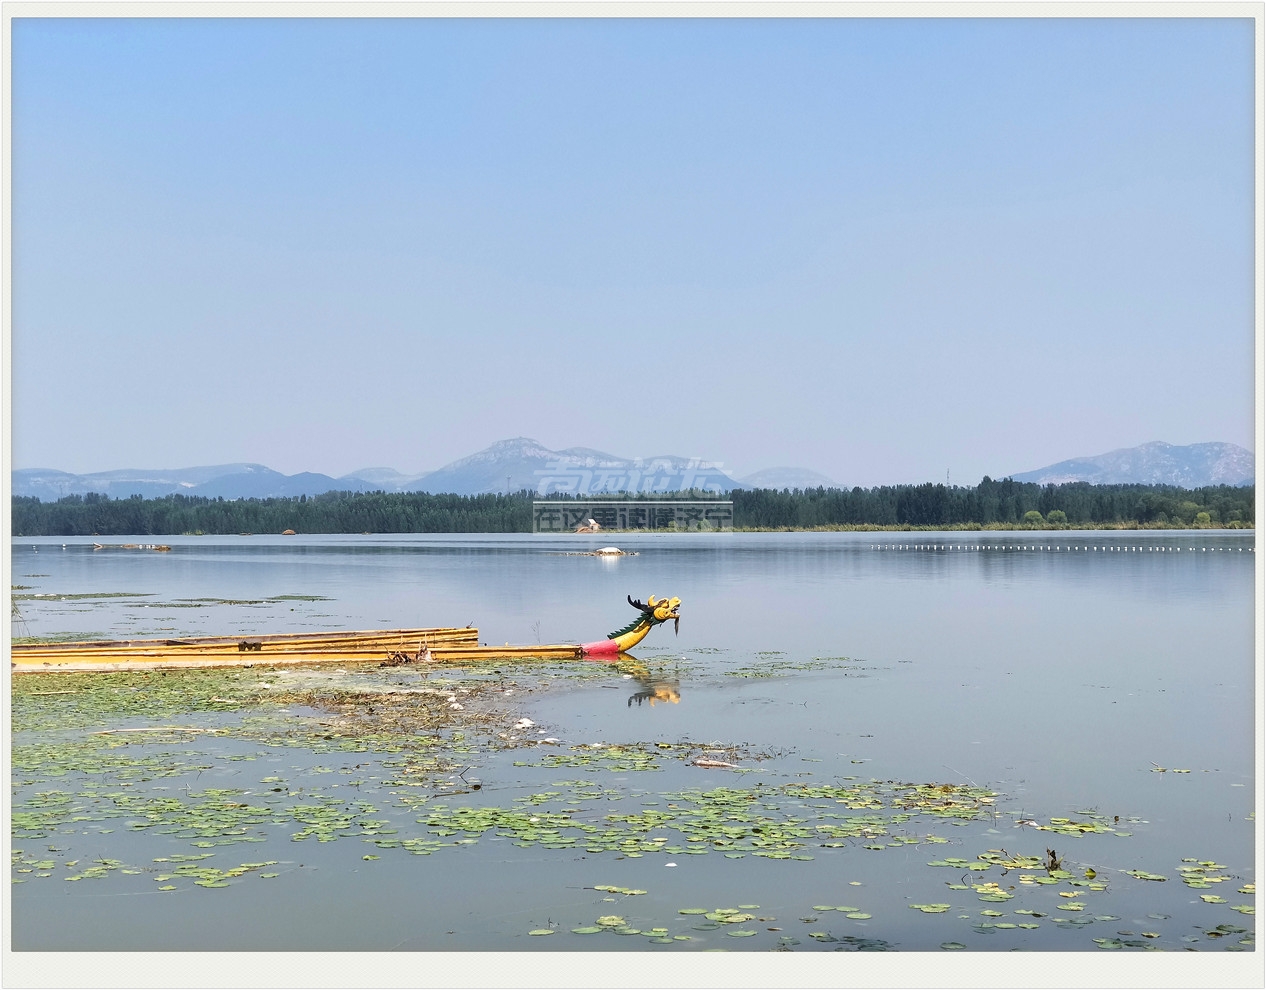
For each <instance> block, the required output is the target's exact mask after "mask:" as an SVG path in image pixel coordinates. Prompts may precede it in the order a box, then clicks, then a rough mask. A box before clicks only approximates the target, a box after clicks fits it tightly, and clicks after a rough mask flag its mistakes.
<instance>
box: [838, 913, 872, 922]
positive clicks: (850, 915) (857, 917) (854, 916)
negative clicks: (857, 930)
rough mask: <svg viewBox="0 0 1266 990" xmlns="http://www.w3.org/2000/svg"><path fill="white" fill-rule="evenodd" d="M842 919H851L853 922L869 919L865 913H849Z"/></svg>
mask: <svg viewBox="0 0 1266 990" xmlns="http://www.w3.org/2000/svg"><path fill="white" fill-rule="evenodd" d="M844 917H846V918H852V919H853V920H854V921H865V920H866V919H868V918H869V917H870V915H869V914H867V913H866V912H865V911H850V912H849V913H848V914H846V915H845V916H844Z"/></svg>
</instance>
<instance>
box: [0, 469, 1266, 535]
mask: <svg viewBox="0 0 1266 990" xmlns="http://www.w3.org/2000/svg"><path fill="white" fill-rule="evenodd" d="M1253 496H1254V487H1253V486H1251V485H1249V486H1246V487H1241V488H1233V487H1230V486H1227V485H1219V486H1216V487H1206V488H1192V489H1187V488H1175V487H1172V486H1168V485H1089V484H1085V483H1075V484H1067V485H1045V486H1043V485H1036V484H1031V483H1022V482H1016V481H1011V480H1010V479H1005V480H1003V481H994V480H992V479H991V478H987V477H986V478H985V479H984V480H982V481H981V483H980V484H979V485H976V486H975V487H972V488H967V487H961V486H957V485H956V486H953V487H949V486H946V485H934V484H926V485H887V486H883V487H878V488H853V489H841V488H810V489H794V490H791V489H784V490H782V491H773V490H771V489H756V490H736V491H734V492H732V493H731V495H730V498H731V499H732V500H733V502H734V525H735V527H736V528H739V529H785V528H795V529H802V528H803V529H808V528H814V527H827V526H894V527H904V526H910V527H938V526H972V525H980V526H990V525H1003V526H1007V525H1013V526H1063V525H1068V526H1078V527H1088V526H1096V525H1102V526H1121V525H1141V526H1161V527H1164V526H1174V527H1186V526H1230V527H1239V526H1252V525H1253V524H1254V518H1253ZM634 497H636V496H634ZM532 500H533V495H532V493H531V492H529V491H521V492H517V493H515V494H512V495H470V496H465V495H429V494H426V493H424V492H405V493H397V492H326V493H325V494H323V495H316V496H313V497H311V498H309V497H308V496H306V495H300V496H298V497H295V498H263V499H258V498H245V499H235V500H227V501H226V500H225V499H223V498H206V497H200V496H190V495H167V496H164V497H162V498H142V497H141V496H139V495H134V496H132V497H130V498H121V499H112V498H109V497H108V496H105V495H96V494H88V495H68V496H66V497H65V498H62V499H59V500H58V501H56V502H42V501H40V499H38V498H34V497H30V496H15V497H14V499H13V533H14V535H15V536H123V535H128V536H169V535H176V534H181V533H214V534H232V533H281V532H284V531H285V530H288V529H290V530H294V531H296V532H298V533H527V532H530V531H531V529H532Z"/></svg>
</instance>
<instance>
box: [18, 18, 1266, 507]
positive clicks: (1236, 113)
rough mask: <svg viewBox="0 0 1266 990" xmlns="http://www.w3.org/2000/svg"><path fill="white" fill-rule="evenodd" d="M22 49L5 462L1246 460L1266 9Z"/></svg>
mask: <svg viewBox="0 0 1266 990" xmlns="http://www.w3.org/2000/svg"><path fill="white" fill-rule="evenodd" d="M12 26H13V33H12V39H13V45H12V60H11V66H12V88H11V99H12V122H13V131H12V133H13V139H12V145H11V161H10V168H11V177H12V193H13V198H12V204H13V206H12V211H11V220H12V251H11V255H10V258H11V263H12V286H13V289H12V299H11V301H12V330H11V333H12V336H11V341H12V365H11V374H12V381H11V402H12V410H11V423H12V451H13V455H12V456H13V459H12V467H14V468H33V467H42V468H57V469H61V470H64V471H70V472H75V473H88V472H94V471H104V470H110V469H116V468H177V467H188V466H194V465H207V464H220V463H232V462H241V461H246V462H255V463H262V464H265V465H267V466H269V467H271V468H273V469H275V470H278V471H282V472H285V473H287V474H292V473H297V472H300V471H314V472H320V473H324V474H329V475H332V476H339V475H342V474H346V473H349V472H352V471H354V470H357V469H360V468H366V467H371V466H386V467H392V468H395V469H397V470H400V471H403V472H405V473H406V474H413V473H418V472H421V471H425V470H432V469H435V468H439V467H441V466H442V465H444V464H446V463H448V462H450V461H452V460H454V459H457V458H459V457H463V456H465V455H467V454H470V453H473V452H475V451H477V450H479V449H481V448H483V447H485V446H487V445H489V444H490V443H493V442H494V441H497V440H501V439H505V438H508V437H515V436H528V437H532V438H534V439H536V440H538V441H540V442H541V443H543V444H544V445H545V446H547V447H550V448H553V449H559V448H564V447H570V446H583V447H591V448H597V449H600V450H604V451H608V452H610V453H613V454H616V455H619V456H624V457H639V456H641V457H650V456H654V455H660V454H676V455H681V456H686V457H701V458H705V459H707V460H712V461H719V462H720V463H721V464H722V465H723V466H724V467H725V468H726V469H728V470H730V471H731V472H732V473H734V474H735V475H736V476H742V475H744V474H748V473H751V472H754V471H757V470H760V469H764V468H769V467H775V466H798V467H804V468H809V469H811V470H814V471H818V472H820V473H822V474H825V475H826V476H828V477H830V478H832V479H834V480H835V481H837V482H839V483H841V484H844V485H849V486H851V485H862V486H871V485H877V484H889V483H907V482H915V483H917V482H924V481H937V480H943V479H944V478H945V477H946V475H947V472H948V473H949V477H950V478H951V479H952V482H953V483H956V484H975V483H976V482H978V481H979V480H980V478H981V477H982V476H983V475H986V474H988V475H991V476H994V477H999V476H1003V475H1006V474H1011V473H1019V472H1021V471H1026V470H1030V469H1034V468H1037V467H1041V466H1043V465H1046V464H1050V463H1053V462H1055V461H1059V460H1063V459H1065V458H1069V457H1076V456H1087V455H1094V454H1099V453H1103V452H1105V451H1108V450H1112V449H1116V448H1120V447H1131V446H1135V445H1137V444H1141V443H1145V442H1148V441H1152V440H1165V441H1168V442H1170V443H1175V444H1189V443H1198V442H1205V441H1223V442H1231V443H1238V444H1241V445H1243V446H1246V447H1248V448H1250V449H1252V448H1253V446H1254V435H1253V419H1254V410H1253V401H1254V370H1253V354H1254V351H1253V347H1254V332H1255V331H1254V310H1253V298H1254V281H1253V276H1254V272H1253V219H1254V212H1253V211H1254V205H1253V184H1254V163H1253V148H1254V144H1253V142H1254V123H1255V118H1254V109H1253V23H1252V21H1251V20H1249V19H1225V18H1223V19H1214V18H1208V19H1191V18H1185V19H1174V20H1164V19H1086V20H1077V19H1065V20H1060V19H1049V18H1042V19H1009V20H1006V19H940V20H923V19H899V20H898V19H873V20H868V19H849V18H846V19H834V20H832V19H826V20H820V19H810V20H792V19H785V20H779V19H772V20H770V19H759V20H731V19H700V20H601V19H590V20H574V19H568V20H547V19H518V20H509V19H471V20H441V19H384V20H378V19H346V18H344V19H339V18H334V19H329V20H299V19H249V20H233V19H108V18H100V19H76V18H64V19H63V18H59V19H51V18H48V19H46V18H17V17H15V18H14V19H13V21H12Z"/></svg>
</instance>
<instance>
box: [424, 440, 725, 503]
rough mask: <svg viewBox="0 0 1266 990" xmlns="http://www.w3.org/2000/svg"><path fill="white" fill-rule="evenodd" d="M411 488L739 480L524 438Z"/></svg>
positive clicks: (681, 460)
mask: <svg viewBox="0 0 1266 990" xmlns="http://www.w3.org/2000/svg"><path fill="white" fill-rule="evenodd" d="M413 487H414V488H415V489H416V490H420V491H426V492H454V493H456V494H458V495H477V494H481V493H483V492H504V491H506V490H509V491H512V492H514V491H520V490H522V489H525V488H526V489H529V490H531V491H535V492H538V493H540V494H543V495H544V494H549V493H550V492H571V493H577V494H584V495H589V494H594V493H597V492H618V491H638V492H646V491H650V492H656V491H659V492H664V491H680V490H683V489H689V488H699V489H703V490H705V491H716V492H728V491H730V490H732V489H733V488H736V487H739V486H738V484H737V482H735V480H734V479H733V478H731V477H730V476H729V475H728V474H726V473H725V472H724V471H722V470H720V469H719V468H717V467H716V466H714V465H713V464H711V463H709V462H706V461H700V460H699V459H698V458H686V457H677V456H675V455H665V456H662V457H646V458H641V457H639V458H627V457H617V456H616V455H615V454H608V453H604V452H603V451H601V450H590V449H589V448H587V447H568V448H567V449H565V450H550V449H549V448H548V447H544V446H542V445H541V444H539V443H537V442H536V441H535V440H532V439H529V438H528V437H516V438H514V439H513V440H500V441H498V442H497V443H494V444H493V445H492V446H490V447H487V448H485V449H484V450H481V451H479V452H478V453H477V454H471V455H470V456H469V457H463V458H462V459H461V460H457V461H453V462H452V463H451V464H446V465H444V467H442V468H440V469H439V470H438V471H432V472H431V473H430V474H426V475H423V476H422V477H421V478H419V479H417V481H416V482H415V483H414V485H413Z"/></svg>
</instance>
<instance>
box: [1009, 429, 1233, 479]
mask: <svg viewBox="0 0 1266 990" xmlns="http://www.w3.org/2000/svg"><path fill="white" fill-rule="evenodd" d="M1253 476H1254V470H1253V453H1252V451H1249V450H1245V449H1244V448H1243V447H1241V446H1239V445H1237V444H1233V443H1193V444H1189V445H1188V446H1186V447H1176V446H1174V445H1173V444H1171V443H1164V442H1162V441H1160V440H1156V441H1154V442H1152V443H1145V444H1142V445H1141V446H1138V447H1126V448H1123V449H1121V450H1112V451H1109V452H1108V453H1106V454H1099V455H1098V456H1096V457H1076V458H1073V459H1072V460H1069V461H1060V462H1059V463H1058V464H1052V465H1050V466H1049V467H1044V468H1038V469H1037V470H1036V471H1025V472H1024V473H1022V474H1013V475H1011V478H1012V479H1013V480H1014V481H1033V482H1037V483H1038V484H1039V485H1063V484H1067V483H1068V482H1070V481H1087V482H1089V483H1090V484H1092V485H1128V484H1139V485H1176V486H1178V487H1180V488H1200V487H1202V486H1204V485H1237V486H1238V485H1251V484H1252V483H1253Z"/></svg>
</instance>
